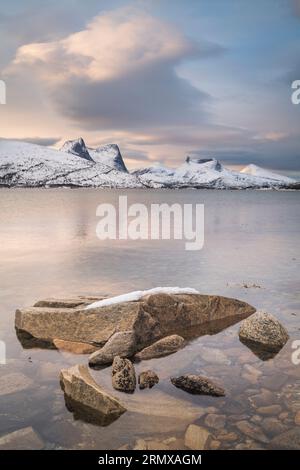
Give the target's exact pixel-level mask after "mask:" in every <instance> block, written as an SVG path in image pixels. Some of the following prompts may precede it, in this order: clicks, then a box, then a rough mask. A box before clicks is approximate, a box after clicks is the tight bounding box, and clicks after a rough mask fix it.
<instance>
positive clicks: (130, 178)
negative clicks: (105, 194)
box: [0, 140, 141, 188]
mask: <svg viewBox="0 0 300 470" xmlns="http://www.w3.org/2000/svg"><path fill="white" fill-rule="evenodd" d="M71 147H72V146H71ZM64 148H65V149H66V150H67V151H61V150H54V149H50V148H48V147H44V146H41V145H35V144H29V143H26V142H19V141H12V140H0V185H1V186H28V187H40V186H50V187H51V186H78V187H109V188H135V187H140V186H141V183H139V181H138V180H137V178H136V177H135V176H134V175H130V174H129V173H127V172H126V171H119V170H116V169H114V168H113V167H111V166H108V165H106V164H102V163H97V162H94V161H93V160H88V159H86V158H85V157H82V156H79V155H75V154H74V153H73V152H70V144H69V143H68V146H66V147H64ZM98 154H99V156H100V155H101V152H100V149H98Z"/></svg>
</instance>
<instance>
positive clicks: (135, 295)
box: [85, 287, 199, 309]
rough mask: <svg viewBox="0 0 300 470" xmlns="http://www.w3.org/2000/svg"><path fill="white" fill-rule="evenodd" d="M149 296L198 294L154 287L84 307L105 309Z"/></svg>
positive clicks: (186, 289)
mask: <svg viewBox="0 0 300 470" xmlns="http://www.w3.org/2000/svg"><path fill="white" fill-rule="evenodd" d="M151 294H199V292H198V291H197V290H196V289H193V288H191V287H183V288H182V287H154V288H153V289H148V290H135V291H132V292H128V293H127V294H122V295H117V296H116V297H110V298H108V299H103V300H98V301H97V302H93V303H92V304H90V305H88V306H87V307H85V308H86V309H90V308H98V307H107V306H109V305H114V304H120V303H123V302H136V301H138V300H140V299H141V298H142V297H145V296H146V295H151Z"/></svg>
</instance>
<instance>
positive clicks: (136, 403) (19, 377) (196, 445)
mask: <svg viewBox="0 0 300 470" xmlns="http://www.w3.org/2000/svg"><path fill="white" fill-rule="evenodd" d="M238 329H239V324H234V325H231V326H227V327H224V329H221V331H219V330H216V331H210V332H209V334H205V332H203V335H202V336H199V337H197V338H194V339H190V340H189V341H188V343H187V344H186V346H185V347H184V348H183V349H179V350H178V351H177V352H176V353H175V354H172V355H170V356H167V357H159V358H154V359H149V360H147V361H141V362H137V363H136V364H135V368H136V372H137V375H138V374H139V373H140V372H143V371H145V370H146V369H149V370H152V371H154V372H155V373H156V374H157V375H158V376H159V382H158V383H156V384H155V386H154V387H153V388H151V389H145V390H139V388H138V387H137V388H136V390H135V393H134V394H124V393H122V392H119V391H116V390H115V389H113V387H112V383H111V368H110V367H106V368H103V369H101V370H91V374H92V376H93V378H94V379H95V380H96V382H97V383H101V385H103V387H104V388H105V389H106V390H107V391H108V392H109V393H111V394H112V395H114V396H115V397H116V398H117V399H119V400H120V401H121V402H122V403H123V404H124V406H125V407H126V409H127V411H126V413H124V414H122V416H120V417H119V418H118V420H117V421H114V422H113V423H111V424H109V425H107V426H102V427H101V426H96V425H93V424H90V423H87V422H84V421H83V420H82V419H81V418H80V417H78V416H76V415H75V414H72V413H71V412H70V409H68V408H67V407H66V403H65V401H64V396H63V393H62V391H61V389H60V386H59V382H58V376H59V373H60V370H61V369H62V368H69V367H70V366H72V365H75V364H78V363H80V364H86V363H87V356H86V355H80V354H79V355H76V356H75V355H74V354H72V353H70V352H67V351H66V350H64V349H60V350H43V351H42V350H40V349H31V350H23V351H22V352H21V355H20V357H19V358H15V359H12V360H10V361H9V362H8V364H7V365H6V366H5V367H4V369H3V374H2V376H1V379H0V402H1V412H0V418H1V419H0V433H1V436H0V449H4V448H16V447H18V448H70V449H80V448H91V449H93V448H94V449H119V448H122V449H149V450H152V449H166V450H168V449H172V450H174V449H185V448H189V449H269V448H275V449H279V448H293V449H295V448H300V399H299V397H300V373H299V366H298V367H297V366H296V365H294V364H293V363H292V362H291V344H290V341H289V342H288V343H287V344H286V345H285V347H284V348H283V349H282V350H281V351H280V353H278V354H277V355H275V356H274V357H273V358H272V359H268V360H262V359H261V358H259V357H258V356H257V355H255V354H254V353H253V352H252V351H251V350H250V349H248V347H247V346H245V345H244V344H242V343H241V342H240V341H239V339H238ZM206 333H207V332H206ZM214 333H215V334H214ZM12 370H13V372H12ZM188 373H192V374H201V375H204V376H206V377H209V378H210V379H211V380H215V381H217V382H218V383H221V384H222V386H223V387H224V389H225V390H226V396H225V397H223V396H220V397H210V396H203V395H201V396H199V395H197V396H195V395H190V394H187V393H186V392H184V391H183V390H180V389H177V388H176V387H174V386H173V385H172V384H171V382H170V377H171V376H174V375H176V376H179V375H183V374H188ZM41 409H42V410H43V411H42V413H41Z"/></svg>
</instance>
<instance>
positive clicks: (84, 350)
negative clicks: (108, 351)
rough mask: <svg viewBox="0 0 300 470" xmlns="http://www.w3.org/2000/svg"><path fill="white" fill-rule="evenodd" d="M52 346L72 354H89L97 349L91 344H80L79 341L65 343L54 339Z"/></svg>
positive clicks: (62, 340)
mask: <svg viewBox="0 0 300 470" xmlns="http://www.w3.org/2000/svg"><path fill="white" fill-rule="evenodd" d="M53 344H54V346H55V347H56V348H57V349H60V350H62V351H66V352H70V353H72V354H91V353H93V352H94V351H96V350H97V349H98V348H97V347H96V346H93V345H92V344H88V343H81V342H79V341H66V340H64V339H54V340H53Z"/></svg>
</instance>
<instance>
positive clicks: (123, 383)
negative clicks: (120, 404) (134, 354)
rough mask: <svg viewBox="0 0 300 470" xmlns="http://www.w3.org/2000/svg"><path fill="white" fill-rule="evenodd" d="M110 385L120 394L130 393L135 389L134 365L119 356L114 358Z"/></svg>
mask: <svg viewBox="0 0 300 470" xmlns="http://www.w3.org/2000/svg"><path fill="white" fill-rule="evenodd" d="M112 385H113V387H114V388H115V389H116V390H120V391H121V392H129V393H132V392H134V391H135V387H136V375H135V369H134V365H133V364H132V362H131V361H130V360H129V359H125V358H122V357H119V356H116V357H115V358H114V362H113V365H112Z"/></svg>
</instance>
